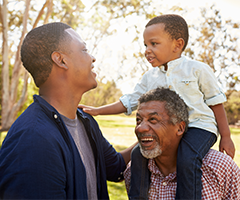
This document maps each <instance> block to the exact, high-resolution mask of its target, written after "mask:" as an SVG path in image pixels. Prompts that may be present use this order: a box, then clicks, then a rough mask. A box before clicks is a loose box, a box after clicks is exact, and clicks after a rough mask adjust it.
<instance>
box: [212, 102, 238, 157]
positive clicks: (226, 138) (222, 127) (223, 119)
mask: <svg viewBox="0 0 240 200" xmlns="http://www.w3.org/2000/svg"><path fill="white" fill-rule="evenodd" d="M210 108H211V109H212V111H213V113H214V115H215V119H216V122H217V125H218V130H219V133H220V135H221V139H220V143H219V151H221V152H224V151H225V152H226V153H227V154H228V155H229V156H231V157H232V158H234V155H235V147H234V143H233V141H232V139H231V136H230V135H231V132H230V129H229V127H228V121H227V116H226V113H225V109H224V106H223V104H217V105H214V106H210Z"/></svg>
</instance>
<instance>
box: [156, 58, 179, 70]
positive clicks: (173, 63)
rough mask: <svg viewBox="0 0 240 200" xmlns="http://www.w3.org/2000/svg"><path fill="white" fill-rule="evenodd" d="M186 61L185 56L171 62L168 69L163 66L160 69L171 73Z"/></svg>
mask: <svg viewBox="0 0 240 200" xmlns="http://www.w3.org/2000/svg"><path fill="white" fill-rule="evenodd" d="M183 59H184V56H181V57H180V58H177V59H175V60H171V61H169V62H168V64H167V65H168V69H167V70H165V67H164V66H163V65H161V66H159V69H160V70H161V71H162V72H163V73H166V72H167V71H169V70H170V71H171V70H172V69H173V68H174V67H176V66H178V65H179V64H180V63H181V62H182V61H183Z"/></svg>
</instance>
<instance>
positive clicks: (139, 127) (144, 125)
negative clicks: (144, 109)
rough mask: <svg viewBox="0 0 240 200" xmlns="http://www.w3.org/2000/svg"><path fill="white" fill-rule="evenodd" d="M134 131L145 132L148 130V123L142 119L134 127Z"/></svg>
mask: <svg viewBox="0 0 240 200" xmlns="http://www.w3.org/2000/svg"><path fill="white" fill-rule="evenodd" d="M135 131H137V132H147V131H149V125H148V123H147V122H145V121H142V122H141V123H140V124H138V125H137V126H136V128H135Z"/></svg>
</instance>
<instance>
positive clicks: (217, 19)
mask: <svg viewBox="0 0 240 200" xmlns="http://www.w3.org/2000/svg"><path fill="white" fill-rule="evenodd" d="M201 14H202V18H201V19H202V21H201V22H200V23H196V24H193V25H190V42H189V44H188V48H187V49H186V51H185V52H186V54H187V55H188V56H189V57H191V58H193V59H196V60H199V61H202V62H204V63H206V64H208V65H209V66H210V67H211V68H212V69H213V71H214V72H215V75H216V76H217V78H218V80H219V82H220V83H221V84H222V86H223V87H224V88H225V89H227V90H233V89H236V86H237V85H238V84H239V83H240V79H239V75H240V74H239V72H238V73H237V69H239V67H240V54H239V50H240V46H239V44H240V43H238V41H239V34H238V33H239V31H240V23H235V22H233V21H231V20H222V17H221V15H220V11H219V10H217V9H216V8H215V6H214V5H213V6H211V7H210V9H207V8H202V10H201ZM191 33H192V34H191Z"/></svg>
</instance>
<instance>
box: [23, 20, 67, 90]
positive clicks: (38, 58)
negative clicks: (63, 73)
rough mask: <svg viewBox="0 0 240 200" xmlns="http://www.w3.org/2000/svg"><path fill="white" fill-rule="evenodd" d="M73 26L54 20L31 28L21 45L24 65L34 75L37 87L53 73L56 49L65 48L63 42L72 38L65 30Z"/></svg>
mask: <svg viewBox="0 0 240 200" xmlns="http://www.w3.org/2000/svg"><path fill="white" fill-rule="evenodd" d="M69 28H71V27H70V26H68V25H67V24H64V23H61V22H54V23H49V24H45V25H42V26H39V27H37V28H34V29H33V30H31V31H30V32H29V33H28V34H27V35H26V37H25V39H24V41H23V44H22V47H21V60H22V63H23V66H24V67H25V68H26V70H27V71H28V72H29V73H30V74H31V75H32V77H33V79H34V82H35V84H36V86H37V87H39V86H40V85H41V84H43V83H44V82H45V81H46V80H47V78H48V76H49V74H50V73H51V70H52V66H53V61H52V59H51V55H52V53H53V52H54V51H57V50H60V49H61V48H63V46H61V45H63V43H64V41H66V40H70V36H69V35H68V33H67V32H66V31H65V30H66V29H69Z"/></svg>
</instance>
